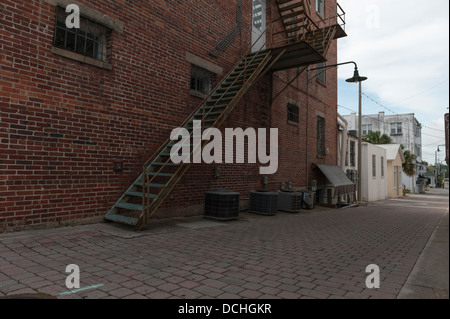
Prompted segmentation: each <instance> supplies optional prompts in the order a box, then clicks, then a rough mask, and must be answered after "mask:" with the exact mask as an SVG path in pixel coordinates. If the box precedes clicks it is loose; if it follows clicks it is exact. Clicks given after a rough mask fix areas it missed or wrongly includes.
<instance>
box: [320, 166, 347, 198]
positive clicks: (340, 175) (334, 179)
mask: <svg viewBox="0 0 450 319" xmlns="http://www.w3.org/2000/svg"><path fill="white" fill-rule="evenodd" d="M317 167H318V168H319V169H320V170H321V171H322V173H323V174H324V175H325V177H326V178H327V179H328V181H329V182H330V183H331V184H332V185H333V187H335V190H334V196H341V195H344V194H348V193H352V192H354V191H355V184H354V183H353V182H352V181H351V180H350V179H349V178H348V177H347V175H345V173H344V172H343V171H342V169H341V168H340V167H339V166H335V165H325V164H317Z"/></svg>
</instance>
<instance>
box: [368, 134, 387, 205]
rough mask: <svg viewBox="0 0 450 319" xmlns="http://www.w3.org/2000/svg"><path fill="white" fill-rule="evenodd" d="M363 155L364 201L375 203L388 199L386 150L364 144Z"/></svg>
mask: <svg viewBox="0 0 450 319" xmlns="http://www.w3.org/2000/svg"><path fill="white" fill-rule="evenodd" d="M361 155H362V156H361V157H362V172H361V192H362V200H363V201H365V202H374V201H379V200H385V199H387V197H388V194H387V175H386V174H387V160H386V150H385V149H384V148H382V147H379V146H377V145H373V144H370V143H363V144H362V149H361Z"/></svg>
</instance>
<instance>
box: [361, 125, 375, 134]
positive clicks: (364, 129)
mask: <svg viewBox="0 0 450 319" xmlns="http://www.w3.org/2000/svg"><path fill="white" fill-rule="evenodd" d="M362 132H363V136H364V135H367V134H370V133H372V132H373V125H372V124H367V125H363V126H362Z"/></svg>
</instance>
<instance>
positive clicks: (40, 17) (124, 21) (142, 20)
mask: <svg viewBox="0 0 450 319" xmlns="http://www.w3.org/2000/svg"><path fill="white" fill-rule="evenodd" d="M69 4H76V5H78V6H79V8H80V12H81V21H80V24H81V25H80V28H79V29H70V28H68V27H67V25H66V24H65V21H66V17H67V15H68V14H67V13H66V12H65V8H66V6H67V5H69ZM0 6H1V10H0V19H1V23H0V47H1V50H0V120H1V121H0V140H1V144H0V232H4V231H12V230H21V229H28V228H35V227H53V226H62V225H70V224H76V223H90V222H98V221H101V220H103V218H104V217H105V215H106V214H107V213H108V212H111V208H112V207H115V203H117V202H118V200H119V199H121V198H122V199H123V200H122V202H123V203H125V204H126V203H134V205H138V203H139V201H142V200H141V199H139V196H137V197H138V199H137V200H134V201H133V200H130V197H132V196H134V195H136V193H138V192H141V193H144V191H142V190H141V189H137V188H139V186H138V185H137V184H139V183H136V181H137V179H138V181H139V176H140V175H141V174H142V173H143V165H144V163H146V161H148V160H150V161H149V162H148V163H155V158H159V156H160V155H161V153H160V152H158V149H160V147H161V145H164V143H165V141H167V140H168V138H169V137H170V133H171V131H172V130H173V129H174V128H176V127H179V126H182V123H183V122H184V121H186V120H188V119H189V114H191V113H192V112H195V110H197V109H198V108H199V105H202V104H203V105H206V106H208V105H209V106H210V107H212V108H213V109H214V110H215V107H216V106H217V103H215V104H214V105H216V106H212V105H213V104H211V103H210V102H208V95H209V94H210V93H211V94H212V95H211V96H210V97H209V99H212V98H215V99H219V104H226V105H224V106H223V109H220V108H219V109H218V110H217V112H214V113H217V116H218V117H219V119H218V120H217V121H216V120H210V121H211V122H210V124H211V125H213V126H217V127H219V128H221V129H224V128H236V127H242V128H244V129H245V128H248V127H252V128H278V129H279V165H278V167H279V169H278V172H277V173H276V174H275V175H270V176H267V183H268V184H267V185H265V184H263V181H264V179H263V176H261V175H260V174H259V167H260V166H261V165H260V164H256V165H255V164H231V165H230V164H220V165H215V164H212V165H206V164H194V165H192V166H190V167H189V168H187V167H186V172H184V171H183V170H184V169H182V170H180V171H178V173H177V174H175V176H176V178H174V179H172V180H171V181H170V182H167V181H166V182H164V184H165V185H169V184H170V187H165V188H163V193H159V194H157V195H158V196H159V197H158V199H160V202H158V205H157V207H156V206H155V207H153V208H154V210H155V212H152V213H154V214H153V217H155V218H158V217H167V216H174V215H177V216H183V215H193V214H201V212H202V204H203V201H204V192H205V191H208V190H211V189H218V188H225V189H230V190H233V191H237V192H240V193H241V195H242V197H244V198H245V197H248V194H249V192H250V190H252V189H267V190H275V189H279V187H280V182H282V181H284V182H289V181H290V182H292V185H293V186H294V187H296V188H306V187H308V186H311V182H312V181H313V180H317V179H318V178H319V172H318V171H317V170H315V169H314V165H313V164H314V163H319V164H332V165H336V164H337V130H338V124H337V71H336V69H335V68H330V69H328V70H327V72H326V76H325V74H319V76H318V77H317V78H314V79H313V80H312V81H311V82H310V85H309V92H310V95H309V98H308V94H307V90H308V87H307V72H306V71H305V68H306V67H307V66H310V67H314V66H315V65H316V64H317V63H323V62H325V61H326V63H327V64H334V63H337V40H336V39H337V38H339V37H342V36H345V33H344V32H343V30H342V28H341V26H340V25H342V20H341V18H342V17H343V16H342V15H340V13H342V12H341V9H340V7H339V6H338V5H337V3H336V1H334V0H327V1H323V0H311V1H309V0H290V1H285V0H277V1H263V0H253V1H252V0H243V1H241V0H234V1H221V0H193V1H168V0H152V1H128V0H126V1H119V0H96V1H94V0H78V1H75V0H43V1H42V0H41V1H38V0H27V1H24V0H16V1H12V0H3V1H2V3H1V5H0ZM281 17H282V18H281ZM264 31H265V32H264ZM258 36H260V38H259V41H258V42H257V43H256V45H255V46H254V48H253V51H254V53H253V54H251V51H250V52H249V49H250V47H251V43H252V42H255V41H256V40H257V38H258ZM257 49H261V50H257ZM245 56H246V57H247V60H245V58H244V57H245ZM229 72H231V73H229ZM238 72H240V73H238ZM243 72H244V73H246V72H248V74H246V75H243ZM236 74H237V79H236ZM297 75H299V76H298V77H297ZM315 75H316V72H311V76H312V77H313V76H315ZM233 76H234V78H233ZM222 80H223V81H224V82H222V86H218V87H216V86H217V85H218V84H220V83H221V81H222ZM226 82H228V83H231V84H233V83H234V84H235V86H233V87H231V84H230V86H228V87H224V83H226ZM214 88H216V89H214ZM217 89H218V90H217ZM233 90H234V91H236V92H234V91H233ZM219 93H220V94H222V95H218V94H219ZM221 99H222V100H221ZM222 102H223V103H222ZM225 102H226V103H225ZM208 103H210V104H208ZM204 120H205V124H206V123H207V122H208V121H209V120H208V119H206V118H204ZM185 123H187V122H185ZM211 125H210V126H211ZM158 154H159V155H158ZM152 160H153V162H152ZM146 167H147V168H148V169H149V170H150V171H153V173H152V174H153V175H150V176H155V175H156V174H157V173H155V172H154V168H149V166H148V165H147V166H146ZM217 167H219V168H220V174H217V172H218V170H217ZM158 171H159V170H158ZM180 172H181V173H180ZM183 173H184V174H183ZM217 175H219V176H217ZM146 181H148V180H145V181H144V180H142V179H141V186H142V185H144V186H145V185H147V184H145V183H144V182H146ZM154 181H155V179H152V183H154ZM166 183H167V184H166ZM130 185H133V187H132V188H130ZM152 185H154V184H152ZM147 186H148V185H147ZM150 187H153V186H150ZM159 188H161V185H160V184H159ZM130 190H131V193H133V195H129V194H130ZM127 192H128V193H127ZM125 195H126V196H125ZM123 196H125V197H123ZM142 197H144V195H142V194H141V198H142ZM144 198H145V197H144ZM150 205H151V204H150ZM135 207H137V206H135ZM156 208H158V210H156ZM115 210H116V211H115V213H117V214H120V213H122V212H120V211H119V210H120V209H118V208H117V207H115ZM124 214H126V212H124ZM140 223H141V224H142V221H140Z"/></svg>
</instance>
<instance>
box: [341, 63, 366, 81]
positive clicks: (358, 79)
mask: <svg viewBox="0 0 450 319" xmlns="http://www.w3.org/2000/svg"><path fill="white" fill-rule="evenodd" d="M365 80H367V77H365V76H360V75H359V71H358V68H357V67H355V73H354V74H353V77H352V78H350V79H347V80H346V81H347V82H349V83H359V82H363V81H365Z"/></svg>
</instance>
